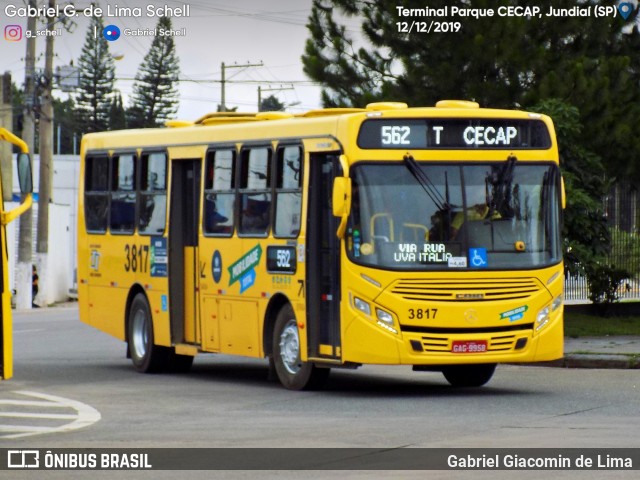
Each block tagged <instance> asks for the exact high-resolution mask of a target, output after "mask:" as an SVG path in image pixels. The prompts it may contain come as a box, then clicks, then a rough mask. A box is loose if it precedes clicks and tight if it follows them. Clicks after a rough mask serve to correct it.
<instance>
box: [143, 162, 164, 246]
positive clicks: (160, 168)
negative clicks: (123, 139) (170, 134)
mask: <svg viewBox="0 0 640 480" xmlns="http://www.w3.org/2000/svg"><path fill="white" fill-rule="evenodd" d="M139 210H140V214H139V218H138V231H139V232H140V234H142V235H159V234H161V233H163V232H164V227H165V223H166V215H167V155H166V153H164V152H155V153H143V154H142V156H141V159H140V209H139Z"/></svg>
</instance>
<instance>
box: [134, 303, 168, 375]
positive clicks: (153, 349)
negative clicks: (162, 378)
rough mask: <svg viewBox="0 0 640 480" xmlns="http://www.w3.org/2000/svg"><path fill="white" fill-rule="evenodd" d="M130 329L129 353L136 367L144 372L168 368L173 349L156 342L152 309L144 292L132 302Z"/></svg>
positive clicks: (155, 371) (154, 371) (160, 370)
mask: <svg viewBox="0 0 640 480" xmlns="http://www.w3.org/2000/svg"><path fill="white" fill-rule="evenodd" d="M128 329H129V331H128V339H129V355H130V356H131V361H132V362H133V366H134V368H135V369H136V370H138V371H139V372H142V373H157V372H162V371H164V370H166V369H167V367H168V364H169V355H170V353H171V349H170V348H168V347H162V346H160V345H155V344H154V336H153V320H152V318H151V309H150V308H149V302H148V301H147V298H146V297H145V296H144V295H143V294H142V293H138V294H137V295H136V296H135V297H134V298H133V302H131V307H130V309H129V325H128Z"/></svg>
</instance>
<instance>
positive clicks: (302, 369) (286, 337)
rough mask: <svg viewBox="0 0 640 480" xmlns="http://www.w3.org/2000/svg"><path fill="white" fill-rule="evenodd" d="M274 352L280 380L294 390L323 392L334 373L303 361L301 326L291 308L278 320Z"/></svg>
mask: <svg viewBox="0 0 640 480" xmlns="http://www.w3.org/2000/svg"><path fill="white" fill-rule="evenodd" d="M272 351H273V364H274V367H275V371H276V374H277V375H278V379H279V380H280V383H282V385H284V386H285V387H286V388H288V389H290V390H312V389H316V388H320V387H322V386H323V385H324V383H325V382H326V380H327V378H328V377H329V373H330V372H331V370H330V369H328V368H319V367H316V366H315V365H314V364H312V363H308V362H303V361H302V360H301V359H300V335H299V333H298V323H297V322H296V317H295V315H294V313H293V310H292V309H291V306H290V305H287V306H285V307H283V308H282V309H281V310H280V311H279V312H278V316H277V317H276V324H275V328H274V331H273V350H272Z"/></svg>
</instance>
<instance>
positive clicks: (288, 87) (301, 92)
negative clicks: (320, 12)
mask: <svg viewBox="0 0 640 480" xmlns="http://www.w3.org/2000/svg"><path fill="white" fill-rule="evenodd" d="M96 1H97V3H98V5H99V6H100V7H101V8H102V9H103V20H104V23H105V25H115V26H117V27H118V28H119V29H120V31H121V36H120V38H118V40H115V41H112V42H109V46H110V51H111V53H112V55H113V56H114V57H116V58H119V60H116V62H115V64H116V77H117V81H116V88H117V89H119V90H120V91H121V92H122V94H123V97H124V99H125V105H128V95H129V94H130V93H131V92H132V87H133V79H134V77H135V75H136V72H137V71H138V67H139V65H140V63H141V62H142V61H143V59H144V56H145V55H146V53H147V52H148V51H149V47H150V46H151V42H152V41H153V37H152V36H126V35H124V33H123V32H124V31H125V29H127V28H128V29H134V30H137V29H142V30H144V29H153V28H154V27H155V26H156V23H157V20H158V17H157V16H155V15H153V16H151V17H148V16H147V6H148V5H151V6H153V7H156V8H157V7H164V6H165V5H166V6H167V7H169V8H179V7H182V6H183V5H184V4H185V3H187V4H188V5H189V6H190V8H189V17H178V16H174V17H172V24H173V28H174V29H175V30H180V29H182V28H184V29H185V31H184V33H185V35H184V36H183V37H174V39H175V43H176V50H177V53H178V56H179V60H180V79H181V81H180V85H179V90H180V106H179V110H178V114H177V117H178V118H181V119H185V120H195V119H196V118H199V117H200V116H202V115H204V114H205V113H208V112H212V111H215V110H216V108H217V105H218V104H219V103H220V98H221V83H220V79H221V64H222V62H224V63H225V65H226V66H227V67H229V68H226V69H225V70H226V75H225V76H226V80H227V82H226V88H225V91H226V105H227V106H228V107H235V106H237V107H238V110H239V111H256V110H257V103H258V87H260V88H261V89H262V97H263V98H264V97H266V96H269V95H275V96H276V97H277V98H278V99H279V100H280V102H282V103H284V104H285V105H286V106H287V111H291V112H299V111H306V110H311V109H315V108H320V107H321V105H320V88H319V87H318V86H317V85H315V84H314V83H313V82H311V81H310V80H309V79H308V78H307V77H306V76H305V74H304V73H303V70H302V63H301V59H300V57H301V55H302V53H303V51H304V44H305V41H306V39H307V38H308V36H309V35H308V30H307V28H306V26H305V25H306V23H307V21H308V17H309V13H310V10H311V0H235V1H230V0H185V2H183V1H173V0H164V1H162V0H161V1H160V2H158V1H156V2H151V1H144V0H118V1H109V2H107V1H104V0H96ZM45 3H46V2H45V0H38V4H39V5H40V6H43V5H44V4H45ZM56 3H57V4H58V5H59V6H60V9H64V6H65V5H67V4H68V3H70V2H69V1H68V0H56ZM90 4H91V2H90V0H77V1H76V2H75V6H76V10H77V11H81V10H82V9H84V8H87V7H89V5H90ZM25 6H26V0H0V29H2V31H3V32H4V33H5V37H4V38H2V39H0V73H2V72H6V71H9V72H11V74H12V77H13V81H14V83H16V84H19V85H22V83H23V82H24V72H25V69H24V57H25V48H26V40H25V31H26V28H27V19H26V18H25V17H24V16H13V17H11V16H10V15H12V14H13V12H14V11H16V9H18V8H24V7H25ZM107 7H110V8H109V10H108V9H107ZM116 7H118V9H135V8H140V9H141V14H142V15H141V16H138V17H136V16H123V15H117V14H119V13H127V12H124V11H122V10H118V11H116ZM7 8H8V10H7ZM109 13H111V14H116V16H107V15H108V14H109ZM133 13H136V12H135V10H133ZM72 20H73V21H74V22H75V23H76V24H77V26H76V27H75V30H74V31H73V32H67V31H65V30H63V31H62V34H61V35H60V36H58V37H56V39H55V53H56V58H55V62H54V65H55V66H62V65H69V63H70V62H71V61H73V62H74V63H77V60H78V58H79V56H80V52H81V49H82V45H83V44H84V42H85V36H86V34H87V31H88V28H89V19H87V18H84V16H83V15H80V16H79V17H73V18H72ZM13 25H16V26H18V27H21V28H22V38H21V39H18V35H19V33H17V32H18V30H17V29H15V28H14V27H12V26H13ZM7 28H9V30H10V31H7ZM38 28H39V29H43V28H45V27H44V25H43V24H42V23H39V25H38ZM57 28H59V27H57ZM7 34H8V35H9V37H10V38H11V40H8V39H7ZM13 40H15V41H13ZM36 48H37V52H38V53H37V64H36V68H40V69H42V68H44V48H45V41H44V38H38V39H37V47H36ZM246 64H254V65H261V66H253V67H246V68H239V67H234V66H235V65H246ZM54 68H55V67H54ZM54 95H55V96H57V97H59V98H62V99H65V98H67V96H68V95H69V94H68V93H65V92H62V91H60V90H56V91H54Z"/></svg>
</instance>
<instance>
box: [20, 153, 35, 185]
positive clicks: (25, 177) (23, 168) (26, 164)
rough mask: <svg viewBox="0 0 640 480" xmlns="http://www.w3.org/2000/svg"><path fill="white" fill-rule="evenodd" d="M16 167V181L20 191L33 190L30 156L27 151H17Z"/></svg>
mask: <svg viewBox="0 0 640 480" xmlns="http://www.w3.org/2000/svg"><path fill="white" fill-rule="evenodd" d="M17 167H18V183H19V184H20V193H23V194H26V193H32V192H33V177H32V175H31V157H29V154H28V153H19V154H18V159H17Z"/></svg>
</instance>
